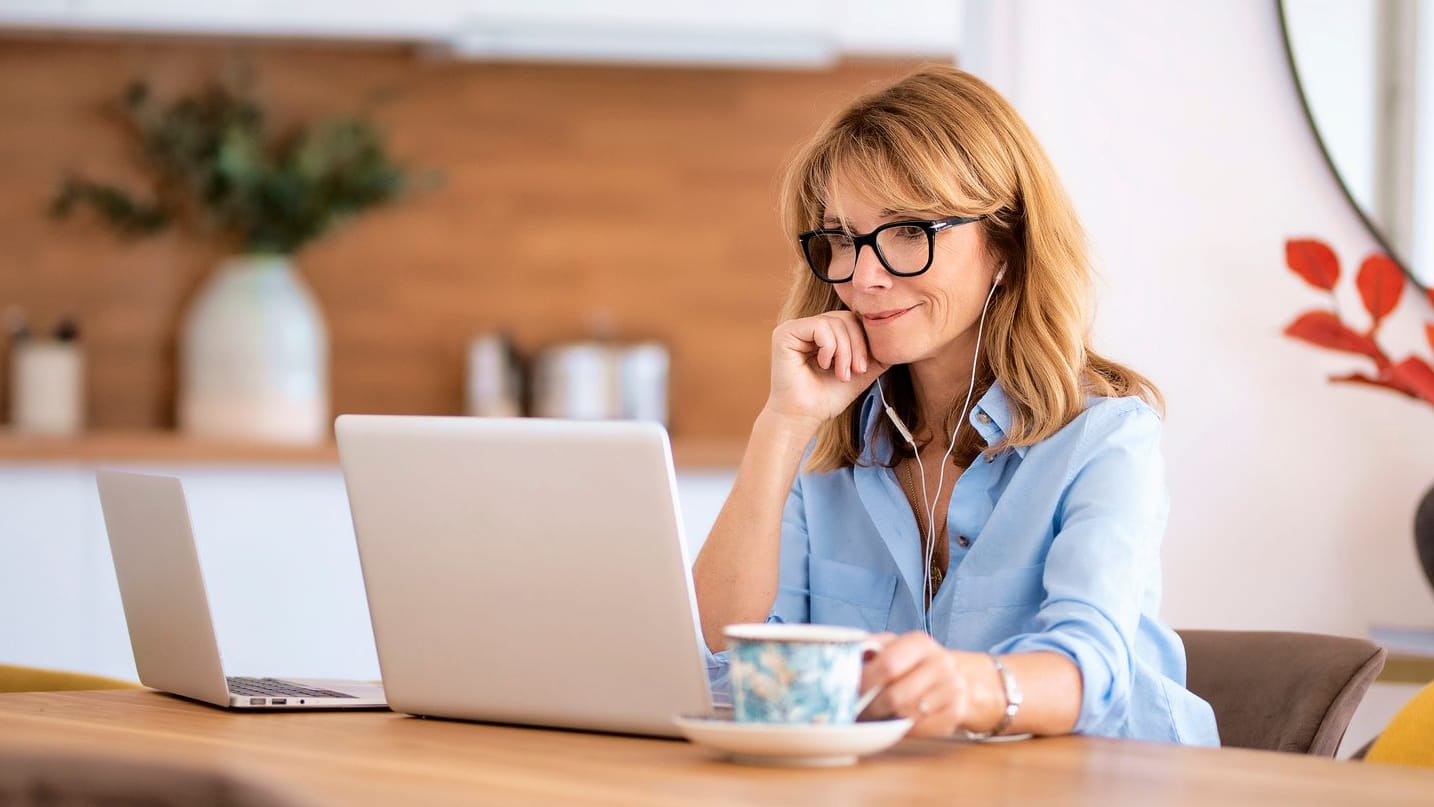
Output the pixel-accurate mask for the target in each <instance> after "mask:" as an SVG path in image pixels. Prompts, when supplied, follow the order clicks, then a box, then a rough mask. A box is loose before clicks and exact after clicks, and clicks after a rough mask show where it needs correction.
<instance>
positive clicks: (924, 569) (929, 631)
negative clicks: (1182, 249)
mask: <svg viewBox="0 0 1434 807" xmlns="http://www.w3.org/2000/svg"><path fill="white" fill-rule="evenodd" d="M1001 274H1002V275H1004V274H1005V272H1004V271H1003V272H1002V273H1001ZM996 281H997V282H995V283H992V284H991V290H990V291H988V292H987V293H986V303H985V305H983V306H981V320H980V322H979V323H978V324H977V326H976V350H975V352H974V353H973V354H972V357H971V379H970V381H969V383H968V385H967V387H966V401H965V402H964V403H963V404H961V416H960V418H958V419H957V421H956V426H955V428H953V429H952V430H951V442H950V444H949V445H947V446H946V453H945V455H943V456H942V457H941V473H940V474H938V475H937V478H936V496H937V501H936V502H932V501H931V495H930V493H929V492H928V491H927V489H926V466H924V465H922V463H921V449H920V448H918V447H917V445H916V440H915V438H913V437H912V435H911V432H910V431H909V430H908V429H907V427H906V424H905V423H902V422H901V418H899V417H897V416H896V412H895V411H894V410H892V408H891V405H890V404H888V403H887V402H886V393H885V391H884V390H882V387H881V379H880V378H877V379H876V394H877V395H878V396H880V397H881V405H882V408H884V409H885V410H886V414H887V416H888V417H890V418H891V420H892V423H893V424H894V425H896V426H897V430H898V431H899V432H901V435H902V436H903V437H905V438H906V442H908V443H910V444H911V448H912V451H913V452H914V453H915V459H916V468H917V470H919V471H920V472H921V504H922V507H923V508H924V509H925V510H926V557H925V558H924V562H923V563H922V564H921V579H922V590H923V592H924V593H925V595H926V605H925V607H924V608H923V609H922V610H923V611H924V614H923V617H924V618H923V619H922V626H923V627H924V628H925V629H926V635H928V636H931V637H932V638H935V635H936V632H935V626H934V622H933V615H932V612H931V605H930V603H931V600H932V599H934V597H935V591H933V589H932V580H931V561H932V560H933V559H934V558H935V555H936V505H937V504H939V503H940V497H941V488H942V486H943V485H944V484H945V483H946V461H947V460H948V459H950V458H951V452H953V451H955V450H956V435H958V434H960V433H961V426H962V425H964V424H965V422H966V412H967V410H968V409H969V408H970V406H971V395H972V394H973V393H974V392H975V391H976V368H977V367H979V366H980V364H981V338H982V336H983V334H984V333H985V330H986V312H987V311H989V310H990V309H991V298H992V297H993V296H994V295H995V294H996V286H997V285H999V283H1000V276H999V275H998V276H997V278H996Z"/></svg>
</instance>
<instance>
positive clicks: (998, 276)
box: [991, 266, 1006, 286]
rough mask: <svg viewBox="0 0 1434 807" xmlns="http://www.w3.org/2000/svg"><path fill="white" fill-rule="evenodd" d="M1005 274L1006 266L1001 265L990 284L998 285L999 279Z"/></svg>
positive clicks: (999, 283)
mask: <svg viewBox="0 0 1434 807" xmlns="http://www.w3.org/2000/svg"><path fill="white" fill-rule="evenodd" d="M1005 276H1006V267H1004V266H1002V267H1001V269H1000V271H998V272H996V279H995V280H993V281H991V285H993V286H999V285H1001V280H1002V278H1004V277H1005Z"/></svg>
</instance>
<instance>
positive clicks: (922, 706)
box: [878, 650, 956, 721]
mask: <svg viewBox="0 0 1434 807" xmlns="http://www.w3.org/2000/svg"><path fill="white" fill-rule="evenodd" d="M955 687H956V665H955V664H954V663H953V661H952V659H951V657H950V654H949V653H947V652H945V651H944V650H937V651H934V652H932V653H931V654H929V655H927V656H926V657H925V658H924V659H922V661H921V663H920V664H918V665H916V667H914V668H912V669H911V670H910V671H908V672H907V673H906V674H905V675H903V676H901V677H900V678H898V679H896V680H895V681H892V682H891V683H888V684H887V685H886V689H885V690H883V691H882V693H881V696H880V698H878V700H885V701H886V704H885V705H886V708H887V709H888V710H889V711H890V712H891V713H892V714H894V715H897V716H899V717H909V718H911V719H912V720H916V721H922V720H927V719H930V718H935V717H937V716H942V717H945V715H944V714H943V713H944V712H945V711H946V710H947V708H948V707H950V706H951V704H952V702H953V701H954V700H955V697H954V691H955Z"/></svg>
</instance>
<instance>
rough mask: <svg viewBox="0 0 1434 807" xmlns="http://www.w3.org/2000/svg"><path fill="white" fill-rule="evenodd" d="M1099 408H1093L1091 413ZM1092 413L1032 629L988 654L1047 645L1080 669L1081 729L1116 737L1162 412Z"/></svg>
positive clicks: (1157, 506)
mask: <svg viewBox="0 0 1434 807" xmlns="http://www.w3.org/2000/svg"><path fill="white" fill-rule="evenodd" d="M1097 414H1101V415H1103V414H1105V413H1097V412H1091V413H1090V416H1095V415H1097ZM1102 419H1104V420H1106V424H1105V425H1104V426H1102V424H1101V423H1100V420H1101V419H1097V418H1095V417H1092V422H1091V424H1090V425H1089V426H1088V427H1087V431H1086V434H1084V435H1083V437H1082V445H1081V448H1080V449H1078V450H1077V451H1076V453H1075V458H1076V459H1075V461H1074V469H1073V470H1074V473H1073V475H1072V476H1071V478H1070V481H1069V483H1068V484H1067V485H1066V489H1065V491H1064V493H1063V495H1062V499H1061V502H1060V504H1059V506H1058V507H1057V510H1056V518H1057V524H1056V532H1055V537H1054V539H1053V540H1052V542H1051V546H1050V550H1049V552H1048V554H1047V556H1046V564H1045V570H1044V573H1043V582H1044V584H1045V589H1046V598H1045V600H1044V601H1043V602H1042V604H1041V608H1040V610H1039V611H1038V612H1037V614H1036V627H1035V629H1034V630H1033V631H1032V632H1030V633H1024V634H1020V635H1017V636H1013V637H1011V638H1010V639H1007V640H1005V641H1004V642H1001V643H1000V644H998V645H997V646H996V647H994V648H992V649H991V652H992V653H993V654H1000V653H1028V652H1039V651H1051V652H1056V653H1060V654H1061V655H1064V656H1065V657H1067V658H1069V659H1070V660H1071V661H1072V662H1074V663H1075V665H1076V666H1077V667H1078V668H1079V669H1080V674H1081V681H1082V694H1081V708H1080V716H1079V718H1078V719H1077V721H1076V726H1075V731H1076V732H1077V733H1081V734H1112V735H1113V734H1118V733H1119V730H1120V727H1122V726H1123V725H1125V723H1126V718H1127V713H1128V710H1129V706H1130V695H1131V688H1132V681H1133V669H1132V647H1133V644H1134V642H1135V636H1136V630H1137V628H1138V626H1139V622H1140V615H1141V605H1142V601H1143V599H1144V597H1145V594H1146V590H1147V588H1148V586H1150V585H1151V584H1152V582H1153V581H1151V580H1149V579H1147V577H1148V574H1149V573H1150V570H1151V569H1152V568H1156V567H1154V566H1153V564H1154V559H1155V558H1156V557H1157V555H1158V550H1159V544H1160V540H1161V536H1162V534H1163V533H1164V530H1165V519H1166V512H1167V495H1166V489H1165V478H1164V477H1165V464H1164V460H1163V458H1162V456H1161V454H1160V428H1161V426H1160V418H1159V416H1158V415H1157V414H1156V413H1155V412H1154V411H1153V410H1151V409H1150V408H1149V407H1146V406H1144V405H1139V406H1137V407H1134V408H1129V409H1123V410H1118V411H1115V412H1113V413H1111V415H1110V417H1108V418H1102Z"/></svg>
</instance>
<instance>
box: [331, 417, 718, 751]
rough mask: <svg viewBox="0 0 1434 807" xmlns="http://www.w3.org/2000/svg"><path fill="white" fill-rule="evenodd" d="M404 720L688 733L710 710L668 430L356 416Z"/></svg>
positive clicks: (388, 659)
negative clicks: (684, 728)
mask: <svg viewBox="0 0 1434 807" xmlns="http://www.w3.org/2000/svg"><path fill="white" fill-rule="evenodd" d="M335 431H336V433H337V436H338V444H339V458H340V462H341V464H342V466H343V472H344V479H345V483H346V484H347V486H348V494H349V506H350V508H351V510H352V513H353V520H354V532H355V535H356V537H357V539H358V548H359V559H360V563H361V566H362V568H363V575H364V585H365V588H366V590H367V593H368V601H369V611H370V614H371V616H372V622H373V629H374V640H375V644H376V646H377V648H378V658H379V667H380V668H381V670H382V673H383V679H384V685H385V689H386V690H387V693H388V699H389V706H390V708H393V709H395V710H398V711H403V712H408V713H411V714H422V715H433V716H439V717H452V718H462V719H470V720H484V721H493V722H504V723H523V724H531V725H544V726H555V727H563V728H581V729H593V730H599V731H614V732H627V733H636V734H658V735H669V736H671V735H676V734H677V732H676V730H675V728H674V726H673V725H672V723H671V718H672V716H673V715H675V714H678V713H684V712H705V711H707V710H708V709H709V708H710V698H709V694H708V688H707V675H706V664H705V661H704V656H703V652H702V645H701V642H702V638H701V631H700V627H699V624H698V620H697V610H696V600H695V597H694V595H693V590H692V584H691V576H690V573H689V571H688V562H687V553H686V548H685V546H684V543H683V541H682V529H681V522H680V519H679V517H678V510H677V498H676V479H675V476H674V473H673V468H672V456H671V450H670V448H669V445H668V441H667V433H666V431H664V430H663V429H662V428H661V427H660V426H658V425H656V424H651V423H635V422H615V421H609V422H575V421H561V420H551V419H525V418H516V419H487V418H484V419H479V418H445V417H404V416H378V415H342V416H340V417H339V418H338V420H337V422H336V424H335Z"/></svg>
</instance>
